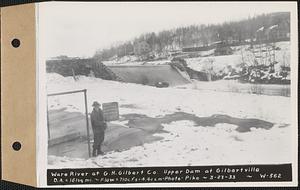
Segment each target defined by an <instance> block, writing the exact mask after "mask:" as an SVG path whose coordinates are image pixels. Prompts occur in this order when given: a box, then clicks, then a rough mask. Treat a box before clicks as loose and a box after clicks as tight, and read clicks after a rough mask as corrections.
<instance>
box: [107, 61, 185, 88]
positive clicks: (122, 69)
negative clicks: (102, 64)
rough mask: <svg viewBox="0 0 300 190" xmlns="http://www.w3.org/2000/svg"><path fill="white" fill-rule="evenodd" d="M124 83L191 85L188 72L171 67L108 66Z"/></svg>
mask: <svg viewBox="0 0 300 190" xmlns="http://www.w3.org/2000/svg"><path fill="white" fill-rule="evenodd" d="M107 67H108V68H109V69H110V70H111V71H112V72H113V73H115V74H116V75H117V76H118V77H120V78H121V79H122V80H123V81H124V82H129V83H137V84H144V85H151V86H152V85H153V86H154V85H155V83H157V82H167V83H169V85H170V86H176V85H183V84H187V83H190V78H189V76H188V74H187V73H186V72H182V71H180V70H179V69H176V68H174V67H172V66H170V65H134V66H107Z"/></svg>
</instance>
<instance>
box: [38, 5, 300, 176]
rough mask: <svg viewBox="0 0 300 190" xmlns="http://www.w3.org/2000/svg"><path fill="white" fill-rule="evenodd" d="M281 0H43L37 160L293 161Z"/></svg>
mask: <svg viewBox="0 0 300 190" xmlns="http://www.w3.org/2000/svg"><path fill="white" fill-rule="evenodd" d="M285 5H286V6H285ZM289 7H290V5H289V4H288V3H286V4H285V3H281V4H280V2H278V3H276V2H273V3H272V2H264V3H263V2H262V3H260V2H244V3H243V2H223V3H221V2H218V3H215V2H187V3H184V2H162V3H154V2H148V3H138V2H127V3H121V2H116V3H92V2H90V3H82V2H81V3H79V2H73V3H70V2H69V3H66V2H56V3H41V4H40V5H39V10H38V12H39V26H38V28H39V31H38V33H39V44H40V45H39V51H40V53H41V55H42V57H43V59H42V58H41V59H40V60H39V61H40V64H43V65H44V66H43V69H44V74H40V75H41V76H40V77H44V78H45V80H44V83H43V84H41V85H43V86H44V87H45V89H46V94H45V96H46V97H45V102H44V104H45V106H44V107H45V109H46V110H47V113H46V115H47V118H46V120H47V121H46V123H47V126H44V127H43V128H44V129H43V130H44V134H47V135H44V137H46V138H47V139H46V138H45V139H43V140H44V141H47V166H46V168H47V169H70V168H75V169H76V168H78V169H80V168H81V169H84V168H93V169H97V168H128V167H133V168H136V167H169V166H172V167H181V166H183V167H193V166H220V165H222V166H230V165H280V164H292V167H295V166H297V165H295V164H297V152H296V147H297V145H296V144H295V143H297V139H296V137H297V126H298V125H297V123H296V122H295V121H296V118H295V115H294V114H295V113H293V109H294V104H295V102H294V103H293V101H294V100H296V97H294V96H295V93H294V92H295V90H296V89H293V88H294V87H295V86H297V85H295V84H297V64H298V63H297V60H295V59H294V58H293V55H294V56H295V54H293V53H292V52H293V51H292V48H293V47H296V45H295V44H296V43H297V41H293V40H292V39H293V38H294V37H295V35H297V34H296V33H293V31H292V29H291V28H292V24H294V23H293V21H292V18H294V15H292V12H291V11H290V10H291V9H289ZM294 21H295V20H294ZM294 52H295V53H296V52H297V51H295V50H294ZM293 86H294V87H293ZM170 172H172V171H171V170H170ZM179 172H180V171H179ZM184 172H187V170H184ZM291 172H292V171H291ZM188 173H189V174H195V173H197V170H189V171H188ZM220 173H222V172H220ZM224 173H226V172H224ZM229 173H230V172H229ZM230 174H232V172H231V173H230ZM294 174H295V168H293V179H295V178H294V177H295V176H294ZM51 175H52V174H51ZM190 177H191V176H190ZM248 177H249V176H248ZM272 177H273V178H280V177H281V176H280V174H278V175H275V177H274V176H271V177H270V178H272ZM225 178H226V177H225ZM249 178H251V177H249ZM188 180H190V179H188ZM275 180H276V179H275Z"/></svg>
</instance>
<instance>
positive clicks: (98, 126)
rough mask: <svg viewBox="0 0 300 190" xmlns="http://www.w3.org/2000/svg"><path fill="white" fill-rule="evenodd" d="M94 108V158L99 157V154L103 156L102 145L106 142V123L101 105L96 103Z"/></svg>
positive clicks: (92, 117)
mask: <svg viewBox="0 0 300 190" xmlns="http://www.w3.org/2000/svg"><path fill="white" fill-rule="evenodd" d="M92 106H93V107H94V109H93V111H92V113H91V123H92V128H93V133H94V144H93V156H98V155H99V154H103V152H102V150H101V144H102V142H103V141H104V132H105V129H106V123H105V121H104V117H103V113H102V110H101V108H100V104H99V103H98V102H97V101H95V102H94V103H93V105H92Z"/></svg>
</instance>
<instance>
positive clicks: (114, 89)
mask: <svg viewBox="0 0 300 190" xmlns="http://www.w3.org/2000/svg"><path fill="white" fill-rule="evenodd" d="M47 88H48V93H52V92H62V91H68V90H79V89H87V93H88V106H89V111H91V104H92V102H93V101H95V100H97V101H99V102H101V103H104V102H112V101H117V102H119V105H120V114H121V116H122V115H125V114H131V113H135V114H143V115H147V116H149V117H154V118H155V117H162V116H165V115H166V114H172V113H175V112H179V111H180V112H185V113H189V114H195V115H196V116H198V117H209V116H211V115H214V114H226V115H229V116H231V117H237V118H255V119H261V120H264V121H268V122H272V123H274V126H273V127H272V128H271V129H269V130H267V129H256V128H255V126H253V128H251V131H250V132H245V133H240V132H238V131H236V130H235V129H236V128H237V126H236V125H231V124H227V123H219V124H217V125H216V126H215V127H204V126H197V125H196V126H195V123H194V122H193V121H190V120H180V121H174V122H171V123H169V124H163V127H164V130H165V131H166V132H167V133H159V134H155V135H157V136H161V137H163V139H162V140H159V141H156V142H152V143H148V144H144V145H142V146H136V147H132V148H130V149H129V150H125V151H122V152H114V151H112V152H109V153H107V154H106V155H104V156H99V157H97V158H91V159H88V160H85V159H76V158H66V157H55V156H49V157H48V159H49V160H48V164H49V168H66V167H112V166H116V167H119V166H122V167H126V166H154V165H157V166H158V165H161V166H163V165H210V164H254V163H257V164H258V163H284V162H290V161H291V158H292V155H291V154H292V153H291V146H292V140H291V139H292V138H291V137H292V134H291V131H292V127H296V126H291V125H290V123H291V118H290V117H291V113H290V98H289V97H282V96H265V95H254V94H241V93H231V92H214V91H201V90H199V89H194V88H192V87H191V86H189V85H187V86H186V87H185V88H176V87H172V88H164V89H160V88H155V87H150V86H143V85H138V84H129V83H120V82H115V81H105V80H101V79H95V78H89V77H80V79H79V81H76V82H75V81H74V80H73V78H72V77H66V78H65V77H62V76H59V75H57V74H48V84H47ZM63 107H65V108H67V110H68V111H79V112H82V113H84V102H83V97H82V95H79V94H78V95H67V96H60V97H51V98H49V109H59V108H63ZM124 123H126V121H125V122H124V121H123V124H124Z"/></svg>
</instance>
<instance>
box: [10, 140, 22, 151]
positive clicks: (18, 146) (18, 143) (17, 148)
mask: <svg viewBox="0 0 300 190" xmlns="http://www.w3.org/2000/svg"><path fill="white" fill-rule="evenodd" d="M12 147H13V149H14V150H15V151H19V150H20V149H21V147H22V145H21V143H20V142H18V141H16V142H14V143H13V145H12Z"/></svg>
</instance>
